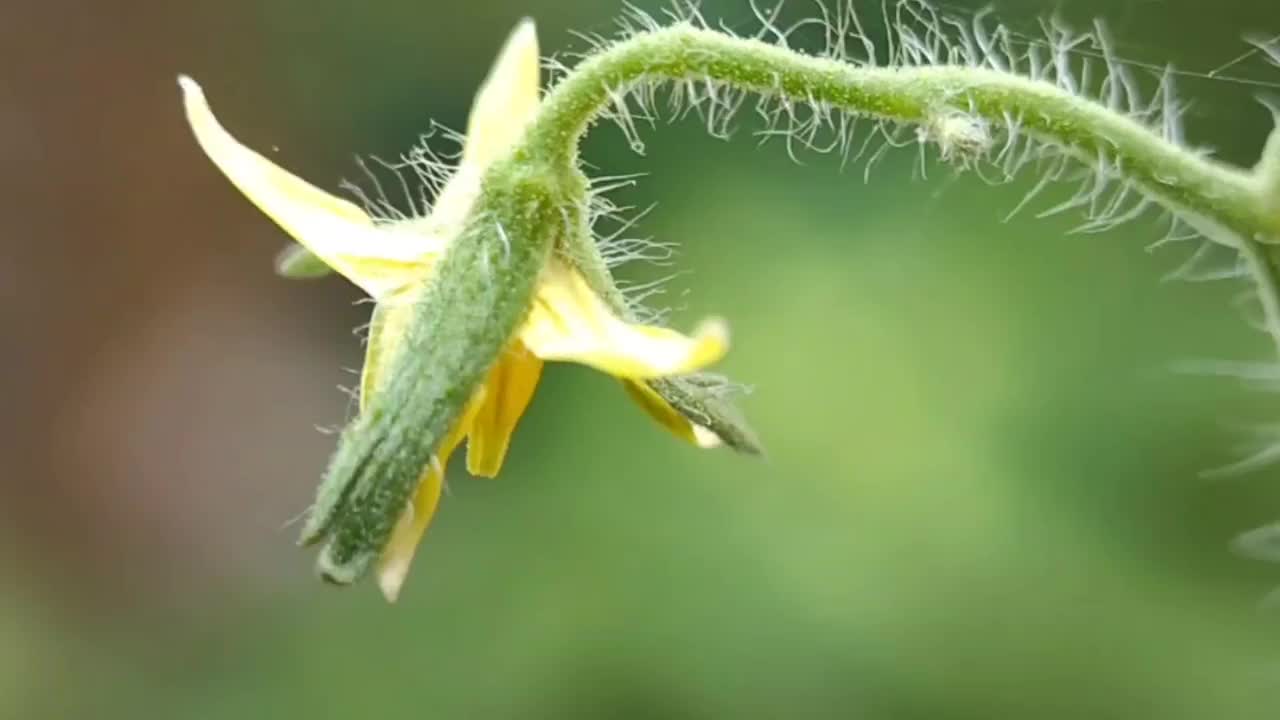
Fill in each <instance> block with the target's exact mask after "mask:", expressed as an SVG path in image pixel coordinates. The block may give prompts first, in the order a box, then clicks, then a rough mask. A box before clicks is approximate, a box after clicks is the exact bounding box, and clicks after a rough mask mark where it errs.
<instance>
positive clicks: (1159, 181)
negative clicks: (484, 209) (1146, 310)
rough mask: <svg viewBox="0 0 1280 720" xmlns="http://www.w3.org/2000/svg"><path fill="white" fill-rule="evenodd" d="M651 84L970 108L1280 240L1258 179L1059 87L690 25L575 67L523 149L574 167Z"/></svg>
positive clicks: (1235, 225)
mask: <svg viewBox="0 0 1280 720" xmlns="http://www.w3.org/2000/svg"><path fill="white" fill-rule="evenodd" d="M654 79H665V80H689V79H710V80H713V81H718V82H723V83H725V84H727V85H730V86H733V87H735V88H737V89H740V90H748V91H753V92H757V93H761V94H765V95H775V96H785V97H789V98H793V99H795V100H797V101H808V102H818V103H824V104H828V105H830V106H832V107H835V108H839V109H840V110H843V111H845V112H848V113H852V114H856V115H862V116H868V117H875V118H880V119H885V120H894V121H901V122H906V123H915V124H922V123H927V122H929V121H930V120H931V119H933V118H935V117H937V116H938V114H939V113H940V112H942V111H944V110H949V111H953V112H954V111H955V110H960V111H963V112H971V113H974V114H976V115H979V116H982V117H983V118H985V119H986V120H988V121H989V122H991V123H992V124H995V125H1002V124H1004V123H1005V118H1006V117H1009V116H1014V117H1020V118H1021V120H1022V124H1023V128H1025V129H1026V130H1027V131H1028V132H1030V133H1032V134H1034V135H1035V136H1037V137H1038V138H1040V139H1041V140H1044V141H1048V142H1053V143H1057V144H1059V145H1062V146H1063V147H1066V148H1070V149H1071V150H1073V151H1074V152H1075V153H1077V154H1078V155H1080V156H1081V158H1082V159H1083V160H1085V161H1086V162H1091V161H1093V160H1094V159H1095V158H1097V157H1098V156H1099V155H1100V154H1101V155H1103V156H1105V157H1107V158H1110V159H1112V160H1113V161H1114V162H1116V163H1117V164H1118V165H1119V167H1121V168H1122V169H1123V170H1122V171H1123V173H1124V175H1125V177H1126V178H1127V179H1128V180H1130V181H1131V182H1134V183H1137V184H1138V185H1140V186H1142V188H1143V189H1144V190H1146V191H1147V192H1148V193H1150V194H1151V195H1152V196H1153V197H1155V198H1156V199H1158V200H1160V201H1161V202H1163V203H1164V204H1166V205H1168V206H1169V207H1171V208H1174V209H1180V210H1183V211H1190V212H1193V213H1196V214H1199V215H1203V216H1205V217H1209V218H1212V219H1213V220H1214V221H1215V222H1217V223H1219V224H1221V225H1223V226H1225V227H1228V228H1231V229H1232V231H1233V232H1235V233H1237V234H1240V235H1243V236H1245V237H1252V236H1253V235H1255V234H1258V233H1259V232H1260V231H1265V232H1266V234H1268V235H1280V218H1277V217H1275V216H1273V215H1269V214H1267V213H1266V212H1265V209H1264V207H1263V205H1264V204H1263V203H1262V202H1261V201H1260V199H1259V197H1258V192H1257V189H1256V183H1255V182H1254V180H1253V178H1252V175H1251V174H1250V173H1248V172H1246V171H1242V170H1238V169H1236V168H1232V167H1229V166H1226V165H1223V164H1221V163H1218V162H1215V161H1213V160H1210V159H1207V158H1204V157H1202V156H1200V155H1198V154H1196V153H1194V152H1191V151H1189V150H1187V149H1185V148H1182V147H1179V146H1178V145H1176V144H1174V143H1172V142H1170V141H1168V140H1166V139H1165V138H1163V137H1161V136H1160V135H1158V134H1156V133H1154V132H1152V131H1151V130H1150V129H1148V128H1146V127H1144V126H1143V125H1142V124H1140V123H1139V122H1137V121H1136V120H1134V119H1132V118H1130V117H1128V116H1126V115H1124V114H1122V113H1119V112H1115V111H1113V110H1110V109H1109V108H1107V107H1105V106H1103V105H1101V104H1099V103H1097V102H1093V101H1090V100H1087V99H1083V98H1080V97H1076V96H1075V95H1072V94H1071V93H1069V92H1067V91H1065V90H1062V89H1060V88H1058V87H1057V86H1056V85H1053V84H1050V83H1047V82H1040V81H1036V80H1031V79H1028V78H1025V77H1021V76H1019V75H1014V74H1010V73H1006V72H1000V71H996V70H989V69H985V68H975V67H966V66H952V65H932V66H921V67H870V66H861V65H854V64H850V63H845V62H839V61H836V60H830V59H825V58H816V57H810V56H806V55H802V54H800V53H797V52H794V51H791V50H786V49H783V48H778V47H775V46H772V45H768V44H765V43H763V42H760V41H756V40H748V39H742V38H735V37H731V36H728V35H724V34H722V33H717V32H712V31H708V30H700V29H697V28H692V27H687V26H676V27H671V28H667V29H664V30H658V31H655V32H652V33H648V34H644V35H639V36H636V37H634V38H632V39H630V40H627V41H624V42H621V43H618V44H616V45H614V46H613V47H611V48H608V49H606V50H604V51H602V52H600V53H599V54H597V55H595V56H594V57H592V58H590V59H589V60H587V61H585V62H583V63H582V64H581V65H579V66H578V67H576V68H574V71H573V72H572V73H571V74H570V75H569V76H568V77H566V78H565V79H564V80H563V81H562V82H561V83H560V84H559V85H557V86H556V87H555V89H554V90H552V92H551V93H550V94H549V95H548V97H547V99H546V102H545V103H544V106H543V108H542V111H541V112H540V113H539V115H538V120H537V122H536V124H535V125H534V127H533V128H532V129H531V131H530V135H529V137H528V145H526V147H528V148H529V149H530V151H531V154H534V155H535V156H536V155H541V156H543V157H557V156H559V157H561V158H562V159H563V160H564V161H566V162H567V161H572V160H573V159H574V157H573V154H575V153H576V152H577V150H576V148H577V145H578V141H579V140H580V139H581V137H582V135H583V134H584V133H585V132H586V131H587V129H588V127H589V126H590V124H591V122H592V121H593V120H594V119H595V118H596V116H597V115H598V114H599V113H600V111H601V110H603V109H604V108H606V107H608V105H609V103H610V102H611V101H612V93H613V92H615V91H617V90H619V89H625V88H628V87H630V86H632V85H633V84H634V83H637V82H643V81H647V80H654ZM566 153H570V154H569V155H567V156H566V155H565V154H566Z"/></svg>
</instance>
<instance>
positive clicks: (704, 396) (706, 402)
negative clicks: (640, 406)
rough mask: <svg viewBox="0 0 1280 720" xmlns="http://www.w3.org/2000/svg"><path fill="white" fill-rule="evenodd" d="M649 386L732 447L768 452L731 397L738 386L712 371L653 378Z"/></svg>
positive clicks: (753, 451)
mask: <svg viewBox="0 0 1280 720" xmlns="http://www.w3.org/2000/svg"><path fill="white" fill-rule="evenodd" d="M649 387H651V388H653V391H654V392H656V393H658V395H660V396H662V399H663V400H666V401H667V402H668V403H670V405H671V407H673V408H675V409H676V411H677V412H679V413H680V414H681V415H684V416H685V417H686V418H688V419H689V421H690V422H692V423H694V424H695V425H701V426H702V427H704V428H706V429H708V430H710V431H711V432H713V433H715V434H716V436H717V437H719V438H720V441H721V442H723V443H724V444H725V447H728V448H730V449H732V450H736V451H738V452H740V453H743V454H746V455H764V447H763V446H762V445H761V444H760V439H759V436H757V435H756V433H755V431H754V430H752V429H751V426H750V425H748V424H747V421H746V418H744V417H743V415H742V412H741V411H740V410H739V409H738V408H737V406H736V405H734V403H733V401H732V400H731V399H730V396H731V395H732V391H733V390H734V389H735V388H736V387H737V386H735V385H734V384H733V383H731V382H729V381H728V380H727V379H725V378H723V377H721V376H719V375H713V374H711V373H699V374H696V375H685V376H683V377H669V378H659V379H657V380H650V381H649Z"/></svg>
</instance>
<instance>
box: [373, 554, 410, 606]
mask: <svg viewBox="0 0 1280 720" xmlns="http://www.w3.org/2000/svg"><path fill="white" fill-rule="evenodd" d="M408 575H409V564H408V563H399V562H389V563H386V564H384V565H383V567H382V568H381V569H380V570H379V571H378V589H380V590H382V597H384V598H386V599H387V602H389V603H392V604H394V603H395V602H396V601H397V600H399V599H400V590H401V589H402V588H404V581H405V578H406V577H408Z"/></svg>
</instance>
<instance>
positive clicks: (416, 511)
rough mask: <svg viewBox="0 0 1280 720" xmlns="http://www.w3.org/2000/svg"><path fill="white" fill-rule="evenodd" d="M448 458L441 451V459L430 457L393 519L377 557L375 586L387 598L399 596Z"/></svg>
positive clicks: (436, 498) (433, 510)
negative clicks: (415, 487) (401, 511)
mask: <svg viewBox="0 0 1280 720" xmlns="http://www.w3.org/2000/svg"><path fill="white" fill-rule="evenodd" d="M448 462H449V457H448V454H445V455H443V456H442V459H440V460H435V459H433V460H432V461H431V466H430V467H429V468H427V471H426V472H425V473H423V474H422V479H421V480H420V481H419V483H418V490H417V491H416V492H415V493H414V495H413V502H412V503H410V505H409V509H408V510H405V512H404V514H403V515H401V516H400V520H399V521H397V522H396V527H395V530H393V531H392V533H391V542H390V543H388V545H387V548H386V550H383V552H382V557H381V558H380V559H379V560H378V587H379V588H381V589H382V595H383V597H385V598H386V599H387V602H395V601H396V600H397V599H398V598H399V597H400V589H401V588H403V587H404V581H405V579H406V578H407V577H408V576H409V567H410V566H411V565H412V564H413V556H414V554H415V553H417V551H418V543H419V542H420V541H421V540H422V536H423V534H424V533H426V532H427V527H428V526H429V525H430V524H431V518H432V517H434V516H435V513H436V506H437V505H439V503H440V492H441V490H443V488H444V466H445V465H446V464H447V463H448Z"/></svg>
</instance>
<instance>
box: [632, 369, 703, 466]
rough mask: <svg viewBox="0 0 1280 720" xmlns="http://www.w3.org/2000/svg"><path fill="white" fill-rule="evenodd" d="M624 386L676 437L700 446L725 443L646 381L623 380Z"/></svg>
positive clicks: (651, 415)
mask: <svg viewBox="0 0 1280 720" xmlns="http://www.w3.org/2000/svg"><path fill="white" fill-rule="evenodd" d="M622 386H623V387H624V388H626V390H627V394H628V395H630V396H631V399H632V400H635V401H636V403H637V404H638V405H640V407H641V408H644V411H645V412H647V413H649V416H650V417H652V418H653V419H654V420H657V421H658V424H659V425H661V426H662V427H664V428H666V429H667V430H670V431H671V433H672V434H674V435H675V436H676V437H678V438H680V439H681V440H684V441H685V442H689V443H692V444H694V445H697V446H698V447H700V448H707V449H711V448H717V447H720V446H721V445H723V444H724V443H723V442H722V441H721V440H720V436H719V435H716V434H715V433H714V432H712V431H711V430H709V429H707V428H705V427H702V426H701V425H697V424H695V423H693V422H691V421H690V420H689V418H687V417H685V416H684V415H682V414H681V413H680V411H678V410H676V409H675V408H674V407H671V403H669V402H667V401H666V400H665V399H663V397H662V396H661V395H659V394H658V393H657V392H655V391H654V389H653V388H651V387H649V384H648V383H646V382H642V381H638V380H623V381H622Z"/></svg>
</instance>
